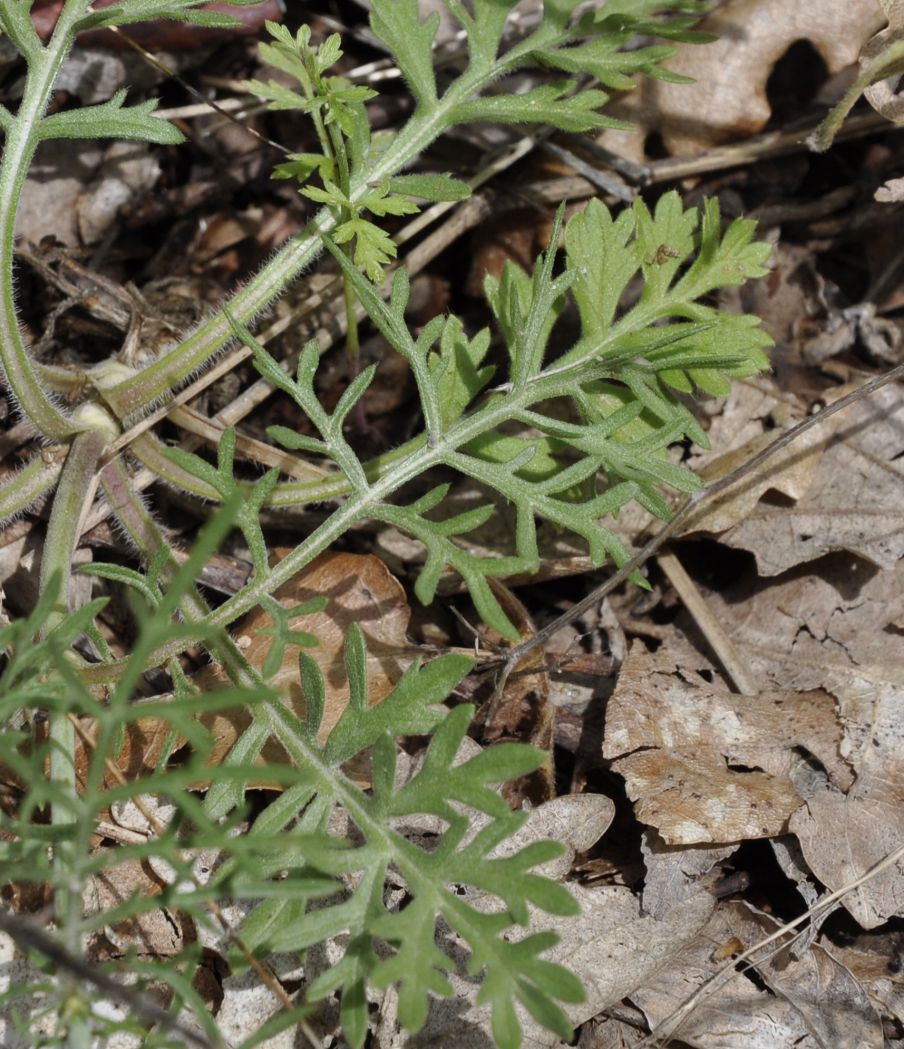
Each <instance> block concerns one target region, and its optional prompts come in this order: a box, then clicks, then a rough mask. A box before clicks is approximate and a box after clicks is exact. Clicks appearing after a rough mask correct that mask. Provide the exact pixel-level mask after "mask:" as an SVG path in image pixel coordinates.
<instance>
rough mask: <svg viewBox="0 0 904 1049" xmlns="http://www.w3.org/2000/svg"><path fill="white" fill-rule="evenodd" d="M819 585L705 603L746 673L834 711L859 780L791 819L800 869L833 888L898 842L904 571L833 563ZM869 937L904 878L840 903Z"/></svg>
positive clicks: (788, 583) (878, 882)
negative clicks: (824, 699) (802, 692)
mask: <svg viewBox="0 0 904 1049" xmlns="http://www.w3.org/2000/svg"><path fill="white" fill-rule="evenodd" d="M820 570H821V572H822V577H821V578H820V577H819V576H815V575H812V574H804V573H803V572H795V573H790V574H788V575H786V576H785V577H783V578H782V579H781V580H778V581H772V582H767V581H760V582H759V583H757V584H756V585H755V586H754V587H753V588H752V591H751V590H750V588H749V587H748V588H747V592H746V593H745V592H744V590H740V589H739V591H738V592H735V593H731V594H725V595H719V594H714V595H712V596H711V601H712V603H713V607H714V610H715V611H716V613H717V614H718V615H719V616H720V618H721V620H722V622H723V623H725V624H726V626H727V628H728V629H729V632H730V633H731V635H732V638H733V640H734V642H735V644H736V645H737V646H738V647H739V649H740V651H741V652H742V654H743V655H744V656H745V657H746V658H747V659H748V660H749V661H750V663H751V664H752V665H753V667H754V668H755V669H756V670H758V671H759V672H760V673H761V674H765V675H766V676H767V677H768V678H769V680H771V681H772V682H774V683H775V685H776V686H782V685H784V686H786V687H792V688H806V689H814V688H825V689H826V690H827V691H828V692H830V693H831V694H832V695H833V696H835V698H836V701H837V703H838V710H839V716H840V719H841V722H842V725H843V729H844V737H843V740H842V744H841V753H842V755H843V757H844V758H845V760H846V761H848V762H849V763H850V765H851V767H852V768H853V770H854V772H855V774H856V780H855V782H854V784H853V786H851V787H850V789H849V790H847V792H846V793H844V792H842V791H841V790H838V789H837V786H832V785H827V786H826V787H825V788H824V789H823V790H820V791H818V792H817V793H815V794H813V795H812V796H810V797H808V798H807V801H806V807H804V808H802V809H801V810H800V811H799V812H798V813H797V814H795V816H794V818H793V819H792V821H791V829H792V830H793V832H794V833H795V834H796V835H797V836H798V839H799V840H800V844H801V849H802V851H803V854H804V858H805V859H806V862H807V865H808V866H809V868H810V869H811V870H812V871H813V873H814V874H815V875H816V876H817V877H818V878H819V879H820V881H821V882H823V884H824V885H826V887H827V888H829V889H831V890H837V889H840V888H842V887H843V886H845V885H847V884H848V883H849V882H850V881H852V880H853V879H854V878H856V877H858V876H859V875H862V874H863V873H865V872H866V871H867V870H868V869H869V868H870V867H871V866H872V865H873V864H874V863H876V862H877V861H879V860H881V859H882V858H883V857H884V856H886V855H887V854H888V853H890V852H891V851H892V850H893V849H894V848H896V847H897V846H898V845H900V843H901V841H902V840H904V729H902V722H901V697H902V695H904V645H902V643H901V627H902V624H904V562H899V563H898V565H897V566H896V567H895V570H894V571H891V572H880V571H877V570H876V569H875V568H873V567H872V566H869V565H866V564H865V563H864V562H862V561H857V560H855V559H852V558H849V557H842V556H841V555H838V556H836V557H834V558H832V559H831V560H824V561H823V562H821V564H820ZM842 902H843V904H844V906H845V907H846V908H847V909H848V910H849V911H850V913H851V914H852V915H853V916H854V917H855V918H856V919H857V921H859V922H860V923H861V925H863V926H864V927H866V928H875V927H876V926H877V925H879V924H881V923H882V922H883V921H885V920H886V919H887V918H889V917H891V916H892V915H900V914H902V913H904V869H902V868H901V867H900V866H899V867H896V868H891V869H889V870H888V871H885V872H883V873H882V874H881V875H879V876H878V877H876V878H874V879H872V880H870V881H869V882H867V883H866V884H865V885H864V886H862V887H861V888H860V889H858V890H857V891H856V892H854V893H852V894H849V895H848V896H846V897H845V898H844V899H843V901H842Z"/></svg>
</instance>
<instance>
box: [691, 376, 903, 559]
mask: <svg viewBox="0 0 904 1049" xmlns="http://www.w3.org/2000/svg"><path fill="white" fill-rule="evenodd" d="M845 392H847V391H846V390H844V389H842V390H839V391H838V393H839V395H843V393H845ZM835 418H836V419H840V421H839V422H838V423H837V424H836V425H837V429H836V430H835V434H834V436H833V437H832V439H831V441H830V442H829V444H828V445H827V447H826V449H825V452H824V454H823V455H822V456H821V457H820V458H818V460H817V459H815V458H814V454H815V451H816V449H818V445H817V446H815V448H814V445H813V440H817V441H819V440H824V439H825V434H822V435H821V436H820V435H819V434H817V431H819V430H820V429H821V428H820V427H818V426H817V427H814V430H813V431H811V434H815V435H816V436H815V437H813V438H812V439H811V440H810V441H809V442H808V444H807V446H806V447H802V448H800V447H798V444H797V443H795V444H793V445H791V446H789V448H788V449H787V450H786V452H784V453H781V454H780V455H779V456H778V457H777V462H776V464H775V465H774V466H773V465H772V464H771V463H767V464H766V466H765V467H764V470H765V471H766V472H767V476H766V478H765V480H766V487H773V485H771V484H769V483H768V474H769V473H771V472H772V471H773V470H776V469H777V470H778V471H781V470H782V469H783V468H785V469H787V468H788V466H789V464H790V465H791V466H792V467H793V464H794V463H796V462H797V463H799V462H800V461H801V460H803V461H805V462H806V463H807V464H808V465H809V466H810V467H811V468H815V470H814V474H813V476H812V481H811V483H810V484H809V486H808V489H807V491H806V493H805V494H803V496H802V497H801V498H798V500H797V502H796V503H795V505H794V506H775V505H771V506H770V505H768V504H766V503H761V504H760V505H759V506H758V507H757V508H756V509H755V510H753V511H752V512H751V513H749V514H748V515H747V516H746V517H745V518H744V519H743V520H741V521H739V522H738V524H737V525H735V527H734V528H732V529H731V530H730V531H729V532H728V533H727V534H726V535H725V536H723V537H722V541H723V542H725V543H727V544H728V545H729V546H734V547H738V548H740V549H742V550H750V551H751V552H752V553H753V554H754V556H755V557H756V560H757V567H758V569H759V571H760V574H761V575H765V576H773V575H778V574H779V573H781V572H784V571H786V570H787V569H789V568H792V567H793V566H794V565H797V564H801V563H803V562H806V561H813V560H815V559H816V558H818V557H822V556H823V555H824V554H827V553H830V552H832V551H834V550H849V551H850V552H851V553H855V554H859V555H860V556H861V557H864V558H866V559H867V560H868V561H871V562H872V563H873V564H875V565H878V566H879V567H880V568H891V567H892V566H893V565H894V564H895V562H896V561H897V560H898V559H899V558H900V557H902V556H904V524H902V522H904V460H902V459H901V455H902V453H904V390H902V388H901V387H900V386H896V385H892V384H889V385H888V386H885V387H883V388H882V389H880V390H877V391H876V393H874V394H873V395H872V396H871V397H868V398H864V399H863V400H861V401H857V402H856V403H854V404H852V405H851V406H850V407H849V408H847V409H846V410H845V411H844V412H843V413H841V415H840V417H839V416H836V417H835ZM808 436H810V435H808ZM817 461H818V465H817ZM762 481H763V477H759V478H758V479H757V478H754V479H753V484H755V485H757V486H758V487H759V490H760V491H762V490H763V487H762ZM744 490H745V491H746V490H747V480H746V479H745V482H744ZM787 494H790V493H787ZM708 520H709V518H708V516H705V517H704V518H703V521H704V522H707V521H708ZM706 526H707V525H706V524H704V527H706Z"/></svg>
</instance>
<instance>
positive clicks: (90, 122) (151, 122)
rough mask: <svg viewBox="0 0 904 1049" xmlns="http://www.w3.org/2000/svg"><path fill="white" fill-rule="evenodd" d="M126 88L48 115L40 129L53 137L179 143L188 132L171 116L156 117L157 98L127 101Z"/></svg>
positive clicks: (40, 131)
mask: <svg viewBox="0 0 904 1049" xmlns="http://www.w3.org/2000/svg"><path fill="white" fill-rule="evenodd" d="M125 99H126V92H125V89H124V88H123V89H122V90H120V91H117V92H116V94H115V95H114V96H113V97H112V98H111V99H110V101H109V102H104V103H102V104H101V105H97V106H83V107H82V108H81V109H68V110H64V111H62V112H60V113H52V114H51V115H50V116H49V117H44V119H43V120H42V121H41V123H40V124H39V125H38V128H37V133H38V135H39V136H40V137H41V138H42V139H49V138H127V139H139V140H140V141H142V142H157V143H159V144H160V145H170V146H174V145H178V144H179V143H180V142H183V141H184V139H185V136H184V135H183V134H182V132H181V131H180V130H179V129H178V128H177V127H175V126H174V125H173V124H171V123H170V122H169V121H168V120H161V119H160V117H155V116H154V115H153V114H154V110H155V109H156V108H157V101H156V99H152V100H151V101H149V102H142V103H140V104H139V105H136V106H126V105H124V102H125Z"/></svg>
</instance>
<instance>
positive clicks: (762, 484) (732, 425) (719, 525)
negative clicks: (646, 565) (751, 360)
mask: <svg viewBox="0 0 904 1049" xmlns="http://www.w3.org/2000/svg"><path fill="white" fill-rule="evenodd" d="M777 393H778V391H776V394H777ZM790 416H791V411H790V409H789V407H788V406H787V405H785V404H782V403H781V402H780V401H779V400H778V397H777V396H773V395H772V393H771V392H770V391H769V390H768V389H764V388H760V387H759V386H756V387H755V386H750V385H746V384H744V383H738V384H737V386H735V388H734V389H733V390H732V392H731V394H730V395H729V397H728V398H727V400H726V402H725V408H724V410H723V412H722V414H721V415H720V416H718V417H717V418H716V419H715V420H714V421H713V424H712V426H711V427H710V431H709V438H710V443H711V444H712V446H713V447H714V448H722V449H726V450H725V451H721V452H719V453H718V454H712V453H705V454H703V455H700V456H697V457H696V458H695V459H694V460H693V462H692V464H691V465H692V468H693V469H695V470H697V471H698V472H699V473H700V476H701V477H702V478H703V480H704V481H705V482H706V483H708V484H711V483H712V482H713V481H716V480H718V479H719V478H721V477H725V476H727V475H728V474H730V473H732V471H734V470H736V469H738V467H739V466H741V465H743V464H744V463H746V462H748V461H749V460H750V459H752V458H753V457H754V456H756V455H758V454H759V453H760V452H761V451H762V450H763V449H764V448H768V447H769V445H770V444H772V443H773V442H774V441H775V440H776V439H777V438H778V437H779V436H780V435H781V432H782V431H781V429H776V428H774V427H773V428H769V427H768V426H767V422H770V421H771V422H775V421H777V420H778V419H782V420H783V421H784V422H785V423H787V424H790V422H791V419H790ZM836 419H837V417H836V416H833V417H831V418H829V419H827V420H825V422H823V423H822V424H820V425H819V426H814V427H813V428H812V429H811V430H810V431H809V432H807V433H806V434H804V435H803V436H802V437H801V438H800V440H798V441H795V442H794V443H793V444H792V445H790V446H789V447H788V448H786V449H785V450H784V451H782V452H780V453H779V454H778V455H775V456H773V457H772V458H771V459H768V460H767V461H766V462H765V463H763V465H762V466H761V467H760V468H759V469H758V470H754V471H753V472H751V473H748V474H746V475H745V476H744V477H742V478H741V479H740V480H739V481H738V482H737V483H736V484H733V485H732V486H731V487H730V488H728V489H726V491H725V492H723V493H722V494H721V495H719V496H717V497H716V498H715V499H713V500H710V501H708V502H706V503H704V504H703V506H701V507H700V509H699V511H697V513H695V514H694V515H693V516H692V517H691V518H690V519H689V521H688V522H687V525H686V526H685V529H684V531H685V532H713V533H718V532H724V531H726V530H727V529H729V528H732V527H734V526H736V525H738V524H740V523H741V522H743V521H744V520H746V519H747V518H748V516H749V515H750V513H751V512H752V511H753V510H754V508H755V507H756V505H757V503H758V502H759V501H760V499H761V498H762V496H763V495H764V494H765V493H766V492H768V491H773V492H780V493H781V494H782V495H785V496H787V497H788V498H789V499H794V500H800V499H802V498H804V496H805V495H806V494H807V492H808V491H809V489H810V487H811V485H812V483H813V475H814V473H815V471H816V470H817V468H818V465H819V462H820V459H821V457H822V454H823V451H824V450H825V447H826V445H827V443H828V442H829V440H830V439H831V436H832V434H833V433H834V432H835V430H836V429H837V427H838V425H840V424H839V423H838V422H837V421H836Z"/></svg>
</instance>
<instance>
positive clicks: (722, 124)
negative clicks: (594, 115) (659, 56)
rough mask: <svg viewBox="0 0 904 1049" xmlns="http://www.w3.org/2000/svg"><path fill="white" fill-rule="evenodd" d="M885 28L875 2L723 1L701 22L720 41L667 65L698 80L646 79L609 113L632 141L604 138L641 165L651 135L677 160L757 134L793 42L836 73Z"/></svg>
mask: <svg viewBox="0 0 904 1049" xmlns="http://www.w3.org/2000/svg"><path fill="white" fill-rule="evenodd" d="M882 24H883V18H882V12H881V10H880V9H879V7H878V5H877V3H876V0H795V2H794V3H788V0H727V2H726V3H723V4H721V5H720V6H719V7H718V8H717V9H716V10H715V11H714V12H713V13H712V14H711V15H710V16H709V17H708V18H706V19H705V20H704V22H703V25H702V28H704V29H707V30H708V31H709V32H712V33H714V34H716V35H717V36H718V37H719V39H718V40H717V41H716V42H715V43H712V44H708V45H707V46H706V47H700V46H698V45H685V46H684V47H682V48H681V49H680V51H679V53H678V54H677V55H676V56H675V57H674V58H672V59H670V60H669V61H668V62H667V63H666V66H667V67H668V68H669V69H670V70H672V71H674V72H676V73H682V74H684V75H685V76H690V77H693V78H694V81H695V83H693V84H690V85H688V84H670V83H662V82H660V81H649V82H644V83H643V84H641V85H640V86H638V87H637V88H636V89H635V90H634V91H632V92H631V93H630V94H629V95H627V96H626V97H625V98H624V99H622V100H620V101H619V102H618V103H617V104H616V105H615V106H610V107H609V109H608V112H609V113H610V114H612V115H613V116H618V117H621V118H622V119H626V120H630V121H631V122H632V123H634V124H636V125H638V127H639V129H640V130H639V131H638V132H637V133H635V134H634V135H633V136H630V138H628V137H626V136H625V135H624V133H622V132H613V131H606V132H604V133H603V135H602V136H601V141H602V142H604V143H605V145H606V146H608V147H610V148H611V149H614V150H616V151H617V152H619V153H622V154H623V155H625V154H628V153H630V154H631V156H632V157H633V159H636V160H640V159H643V155H644V153H643V142H644V139H645V138H646V136H647V135H649V133H650V132H651V131H659V133H660V134H661V136H662V140H663V143H664V144H665V147H666V149H667V150H668V151H669V152H670V153H672V154H677V155H686V154H694V153H702V152H705V151H706V150H707V149H708V148H710V147H711V146H713V145H718V144H721V143H725V142H733V141H736V140H738V139H743V138H746V137H747V136H749V135H753V134H756V132H758V131H760V130H762V128H763V127H765V125H766V123H767V122H768V120H769V117H770V116H771V108H770V106H769V102H768V99H767V97H766V85H767V83H768V80H769V77H770V75H771V74H772V71H773V69H774V68H775V64H776V63H777V62H778V61H779V59H780V58H781V57H782V56H783V55H784V54H785V53H786V51H787V50H788V48H790V47H791V45H792V44H794V43H796V42H798V41H801V40H806V41H808V42H809V43H810V44H811V45H812V46H813V48H814V49H815V50H816V51H817V52H818V54H819V55H820V57H821V58H822V59H823V61H824V62H825V64H826V68H827V70H828V72H829V74H834V73H837V72H839V71H840V70H842V69H845V68H846V67H847V66H849V65H852V64H853V63H854V62H856V61H857V57H858V55H859V53H860V48H861V46H862V45H863V43H864V42H865V41H866V40H868V39H869V37H870V36H872V34H873V33H875V32H876V30H877V29H879V28H880V27H881V26H882Z"/></svg>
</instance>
